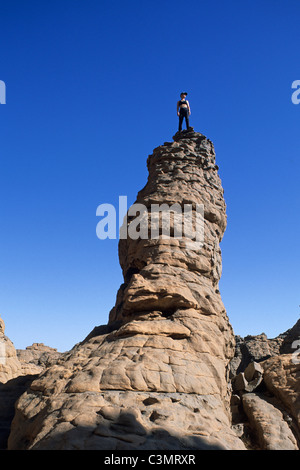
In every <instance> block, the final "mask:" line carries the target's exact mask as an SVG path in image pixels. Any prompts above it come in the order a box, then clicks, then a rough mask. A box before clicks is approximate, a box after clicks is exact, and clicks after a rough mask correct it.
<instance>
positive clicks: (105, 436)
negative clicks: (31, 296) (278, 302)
mask: <svg viewBox="0 0 300 470" xmlns="http://www.w3.org/2000/svg"><path fill="white" fill-rule="evenodd" d="M147 165H148V170H149V176H148V182H147V184H146V185H145V187H144V188H143V189H142V190H141V191H140V192H139V193H138V195H137V200H136V203H135V204H134V205H133V206H132V208H134V210H132V208H130V209H129V211H128V214H127V217H126V219H125V221H124V225H123V227H122V229H121V233H122V237H123V236H124V233H127V234H128V235H129V236H125V237H123V238H121V239H120V241H119V259H120V264H121V268H122V272H123V277H124V282H123V284H122V285H121V286H120V288H119V291H118V293H117V296H116V303H115V306H114V307H113V309H112V310H111V312H110V314H109V320H108V324H107V325H103V326H99V327H95V329H94V330H93V331H92V332H91V333H90V334H89V335H88V336H87V337H86V338H85V339H84V340H83V341H82V342H81V343H78V344H77V345H75V346H74V347H73V349H72V350H71V351H68V352H66V353H64V354H60V355H56V356H55V355H54V356H53V355H51V358H52V359H51V358H50V356H49V357H48V359H47V360H46V359H45V356H44V359H43V360H42V359H40V356H39V355H35V353H34V351H32V350H29V352H28V351H27V352H25V353H24V352H22V351H20V352H19V353H18V355H19V358H20V359H22V360H23V361H29V362H30V363H31V364H32V365H33V366H35V367H42V368H43V371H42V372H40V373H39V375H38V376H35V377H34V379H33V380H30V383H29V384H28V388H27V390H26V391H25V392H24V393H23V394H22V395H21V396H20V397H19V399H18V401H17V402H16V411H15V416H14V419H13V422H12V426H11V432H10V436H9V439H8V449H11V450H13V449H26V450H27V449H49V450H58V449H65V450H67V449H83V450H84V449H86V450H88V449H98V450H100V449H103V450H125V449H126V450H142V449H145V450H146V449H147V450H148V449H149V450H159V449H161V450H166V449H171V450H172V449H173V450H196V449H215V450H218V449H224V450H225V449H227V450H235V449H238V450H246V449H252V448H259V449H277V448H287V449H298V447H299V438H298V436H297V433H298V431H299V364H298V363H297V361H294V362H293V360H292V359H293V357H292V354H291V353H290V354H281V352H280V347H282V345H283V341H284V340H281V338H280V339H278V341H277V340H276V341H275V340H274V341H273V342H272V341H267V338H265V339H266V340H265V341H264V337H263V335H261V338H260V340H259V341H260V346H259V347H258V348H257V345H256V346H255V344H256V343H255V341H254V343H253V342H252V343H251V340H250V338H248V340H249V341H248V340H247V339H242V338H237V348H236V347H235V336H234V333H233V330H232V327H231V325H230V323H229V320H228V317H227V314H226V311H225V308H224V305H223V302H222V299H221V296H220V292H219V289H218V283H219V280H220V276H221V271H222V261H221V251H220V246H219V244H220V241H221V240H222V237H223V234H224V231H225V228H226V206H225V202H224V198H223V189H222V185H221V181H220V178H219V176H218V167H217V165H216V162H215V153H214V147H213V144H212V142H211V141H210V140H209V139H207V138H206V137H205V136H204V135H202V134H200V133H197V132H194V131H193V130H192V129H191V130H190V131H188V132H187V131H185V132H181V133H177V134H175V136H174V138H173V142H165V143H164V145H161V146H159V147H158V148H156V149H155V150H154V151H153V153H152V155H149V157H148V160H147ZM162 205H164V206H163V207H162ZM170 207H171V208H172V211H171V213H170V212H169V213H168V216H169V219H168V222H169V227H168V228H169V234H170V236H168V233H166V231H165V229H166V225H165V222H166V220H164V219H163V216H162V217H160V216H159V214H160V213H159V209H163V208H165V209H166V208H170ZM201 207H202V209H203V211H202V210H199V211H198V209H199V208H201ZM135 210H138V212H135ZM185 210H186V212H185ZM164 213H165V212H164ZM183 214H185V215H186V216H187V218H186V219H185V218H184V217H183ZM188 216H189V217H188ZM186 220H188V223H187V224H186V226H184V223H185V221H186ZM137 221H138V224H137ZM198 222H199V225H197V224H198ZM137 227H139V230H140V236H138V237H136V236H132V234H133V233H135V234H136V229H137ZM198 229H199V232H198V231H197V230H198ZM151 230H153V232H152V231H151ZM167 232H168V230H167ZM199 233H200V234H203V238H202V237H199V239H198V238H197V236H196V235H198V234H199ZM142 234H143V235H142ZM153 234H154V235H153ZM178 234H179V235H178ZM180 234H181V236H180ZM246 343H247V346H245V344H246ZM287 344H289V343H288V342H287ZM33 350H34V347H33ZM245 351H246V353H245ZM253 361H255V362H253ZM0 372H1V369H0ZM282 377H284V380H283V381H282V380H281V379H280V378H282Z"/></svg>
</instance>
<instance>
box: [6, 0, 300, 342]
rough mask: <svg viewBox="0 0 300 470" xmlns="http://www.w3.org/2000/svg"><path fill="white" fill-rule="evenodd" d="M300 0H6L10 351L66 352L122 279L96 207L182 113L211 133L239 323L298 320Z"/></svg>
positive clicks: (129, 187) (137, 182)
mask: <svg viewBox="0 0 300 470" xmlns="http://www.w3.org/2000/svg"><path fill="white" fill-rule="evenodd" d="M299 17H300V3H299V1H298V0H285V1H284V0H280V1H279V0H251V1H248V0H245V1H243V2H241V1H240V0H228V1H226V2H225V1H223V0H217V1H214V0H191V1H189V2H182V1H181V2H179V1H177V0H172V1H171V0H160V1H156V0H151V1H150V0H149V1H143V0H139V1H133V0H127V1H120V0H118V1H114V0H109V1H106V0H51V1H48V0H43V1H40V0H27V1H26V2H25V1H23V0H6V1H5V0H0V38H1V53H0V57H1V61H0V80H3V81H4V82H5V83H6V92H7V95H6V104H5V105H0V220H1V232H0V315H1V316H2V317H3V319H4V321H5V323H6V334H7V335H8V336H9V337H10V339H11V340H12V341H13V342H14V344H15V346H16V347H17V348H25V347H26V346H28V345H30V344H32V343H33V342H44V343H45V344H47V345H49V346H53V347H56V348H58V349H59V350H60V351H65V350H67V349H69V348H71V347H72V346H73V345H74V344H75V343H77V342H78V341H80V340H82V339H83V338H84V337H85V336H86V335H87V334H88V333H89V332H90V331H91V330H92V329H93V327H94V326H96V325H100V324H104V323H106V322H107V319H108V313H109V310H110V309H111V308H112V307H113V305H114V303H115V296H116V292H117V289H118V288H119V285H120V284H121V282H122V275H121V269H120V267H119V261H118V252H117V243H118V242H117V240H105V241H103V240H99V239H98V238H97V237H96V225H97V222H98V219H97V217H96V208H97V206H98V205H99V204H102V203H111V204H117V202H118V197H119V195H127V197H128V204H132V203H133V202H134V200H135V198H136V194H137V192H138V191H139V190H140V189H141V188H142V187H143V186H144V185H145V183H146V179H147V169H146V159H147V156H148V154H150V153H152V150H153V148H154V147H157V146H158V145H161V144H162V143H164V142H165V141H171V140H172V136H173V135H174V133H175V132H176V130H177V119H178V118H177V115H176V102H177V100H178V98H179V93H180V92H181V91H182V90H187V91H188V93H189V95H188V98H189V101H190V104H191V109H192V115H191V125H192V126H194V128H195V130H196V131H198V132H201V133H203V134H205V135H206V136H207V137H208V138H209V139H211V140H212V141H213V143H214V145H215V150H216V155H217V164H218V165H219V167H220V176H221V179H222V182H223V186H224V190H225V199H226V203H227V213H228V228H227V231H226V233H225V236H224V239H223V241H222V244H221V248H222V254H223V276H222V280H221V282H220V290H221V294H222V298H223V302H224V304H225V307H226V310H227V312H228V316H229V319H230V321H231V323H232V325H233V328H234V331H235V333H236V334H239V335H241V336H245V335H247V334H259V333H261V332H265V333H266V334H267V335H268V337H274V336H276V335H277V334H279V333H281V332H283V331H285V330H286V329H288V328H290V327H291V326H292V325H293V324H294V323H295V322H296V321H297V320H298V318H299V312H300V309H299V305H300V289H299V280H300V275H299V258H300V256H299V254H300V249H299V238H300V233H299V232H300V222H299V212H300V207H299V206H300V196H299V191H300V190H299V187H300V185H299V173H300V164H299V123H300V104H299V105H295V104H293V103H292V101H291V95H292V89H291V84H292V82H293V81H294V80H299V79H300V62H299V49H300V40H299Z"/></svg>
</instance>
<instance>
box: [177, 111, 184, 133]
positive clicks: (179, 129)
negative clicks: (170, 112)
mask: <svg viewBox="0 0 300 470" xmlns="http://www.w3.org/2000/svg"><path fill="white" fill-rule="evenodd" d="M182 121H183V114H182V111H181V110H180V113H179V126H178V131H179V132H180V131H181V129H182Z"/></svg>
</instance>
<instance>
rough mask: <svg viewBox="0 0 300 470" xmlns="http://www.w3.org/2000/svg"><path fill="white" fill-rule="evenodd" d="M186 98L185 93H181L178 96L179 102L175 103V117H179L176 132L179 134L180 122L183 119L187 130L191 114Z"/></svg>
mask: <svg viewBox="0 0 300 470" xmlns="http://www.w3.org/2000/svg"><path fill="white" fill-rule="evenodd" d="M186 96H187V93H185V92H184V93H181V94H180V98H181V99H180V101H178V102H177V116H179V127H178V131H179V132H180V131H181V130H182V122H183V119H185V123H186V128H187V129H189V127H190V121H189V116H190V114H191V108H190V103H189V102H188V101H187V100H186V99H185V98H186Z"/></svg>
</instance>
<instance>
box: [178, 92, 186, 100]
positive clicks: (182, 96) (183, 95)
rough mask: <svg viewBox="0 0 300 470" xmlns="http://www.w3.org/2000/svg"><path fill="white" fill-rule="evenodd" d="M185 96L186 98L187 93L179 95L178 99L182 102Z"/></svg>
mask: <svg viewBox="0 0 300 470" xmlns="http://www.w3.org/2000/svg"><path fill="white" fill-rule="evenodd" d="M186 96H187V93H185V92H183V93H180V98H181V99H182V100H184V99H185V98H186Z"/></svg>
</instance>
